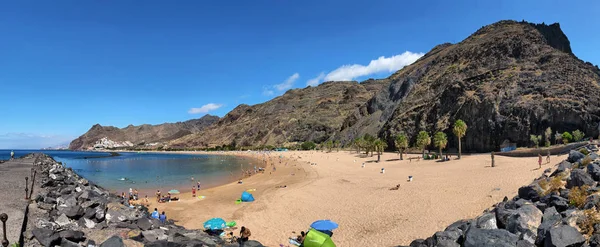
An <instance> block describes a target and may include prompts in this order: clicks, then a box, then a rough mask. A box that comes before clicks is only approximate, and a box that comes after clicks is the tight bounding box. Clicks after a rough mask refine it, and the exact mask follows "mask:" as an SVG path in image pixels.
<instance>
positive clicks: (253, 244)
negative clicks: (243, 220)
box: [240, 240, 265, 247]
mask: <svg viewBox="0 0 600 247" xmlns="http://www.w3.org/2000/svg"><path fill="white" fill-rule="evenodd" d="M240 246H242V245H240ZM243 246H244V247H265V246H264V245H262V244H261V243H259V242H258V241H256V240H248V241H247V242H244V245H243Z"/></svg>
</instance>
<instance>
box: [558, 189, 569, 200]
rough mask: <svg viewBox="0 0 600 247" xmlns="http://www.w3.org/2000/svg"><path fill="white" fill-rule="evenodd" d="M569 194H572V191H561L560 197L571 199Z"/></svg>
mask: <svg viewBox="0 0 600 247" xmlns="http://www.w3.org/2000/svg"><path fill="white" fill-rule="evenodd" d="M569 194H571V190H570V189H563V190H560V197H562V198H569Z"/></svg>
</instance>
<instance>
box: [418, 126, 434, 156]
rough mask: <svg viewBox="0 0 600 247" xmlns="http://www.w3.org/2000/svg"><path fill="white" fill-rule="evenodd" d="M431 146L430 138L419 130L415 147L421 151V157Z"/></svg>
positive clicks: (425, 132)
mask: <svg viewBox="0 0 600 247" xmlns="http://www.w3.org/2000/svg"><path fill="white" fill-rule="evenodd" d="M429 144H431V137H429V134H428V133H427V131H424V130H421V131H419V134H418V135H417V147H418V148H420V149H421V150H423V156H425V148H426V147H427V146H429Z"/></svg>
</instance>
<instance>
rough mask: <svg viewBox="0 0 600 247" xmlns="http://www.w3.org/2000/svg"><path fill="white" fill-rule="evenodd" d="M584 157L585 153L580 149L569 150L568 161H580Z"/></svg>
mask: <svg viewBox="0 0 600 247" xmlns="http://www.w3.org/2000/svg"><path fill="white" fill-rule="evenodd" d="M583 158H585V155H584V154H582V153H580V152H579V151H575V150H571V151H570V152H569V158H567V161H569V162H571V163H575V162H578V161H580V160H581V159H583Z"/></svg>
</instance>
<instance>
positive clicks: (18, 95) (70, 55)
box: [0, 0, 600, 148]
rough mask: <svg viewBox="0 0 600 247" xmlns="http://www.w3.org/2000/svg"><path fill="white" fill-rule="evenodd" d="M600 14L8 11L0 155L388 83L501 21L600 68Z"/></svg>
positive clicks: (237, 4) (289, 5)
mask: <svg viewBox="0 0 600 247" xmlns="http://www.w3.org/2000/svg"><path fill="white" fill-rule="evenodd" d="M599 12H600V1H597V0H589V1H571V2H565V1H554V0H550V1H461V2H458V1H353V0H351V1H323V0H317V1H312V0H303V1H281V0H273V1H262V0H253V1H150V0H147V1H127V0H125V1H123V0H119V1H75V0H73V1H67V0H65V1H4V2H2V3H0V35H1V36H0V87H1V88H2V97H0V114H1V116H2V118H1V119H0V148H38V147H45V146H51V145H55V144H59V143H65V142H68V141H70V140H71V139H73V138H75V137H77V136H79V135H81V134H83V133H84V132H85V131H87V130H88V129H89V128H90V127H91V126H92V125H93V124H95V123H100V124H102V125H114V126H118V127H124V126H127V125H129V124H134V125H138V124H143V123H151V124H158V123H163V122H176V121H184V120H187V119H191V118H198V117H201V116H202V115H204V113H206V112H209V113H210V114H215V115H219V116H223V115H224V114H226V113H227V112H228V111H230V110H231V109H233V108H234V107H235V106H237V105H238V104H241V103H245V104H256V103H261V102H264V101H267V100H269V99H272V98H273V97H276V96H278V95H281V94H282V93H284V92H285V91H286V90H287V89H289V88H303V87H306V86H307V84H313V85H314V84H318V83H320V82H322V81H323V80H328V79H354V80H363V79H367V78H382V77H386V76H388V75H389V74H390V73H391V71H393V70H395V69H397V68H399V67H402V66H404V65H405V64H407V63H410V62H411V61H414V59H416V57H418V56H419V55H420V54H422V53H426V52H427V51H429V50H430V49H431V48H432V47H433V46H435V45H437V44H440V43H444V42H453V43H455V42H459V41H461V40H462V39H464V38H466V37H467V36H468V35H470V34H471V33H473V32H475V31H476V30H477V29H478V28H480V27H481V26H484V25H487V24H490V23H493V22H496V21H498V20H502V19H515V20H522V19H525V20H527V21H531V22H539V23H541V22H545V23H547V24H549V23H554V22H560V24H561V27H562V29H563V31H564V32H565V33H566V34H567V36H568V37H569V39H570V41H571V46H572V48H573V51H574V53H575V54H576V55H577V56H578V57H579V58H581V59H583V60H584V61H590V62H592V63H593V64H600V49H598V46H597V45H598V41H599V40H600V32H598V31H597V30H598V26H599V24H600V15H598V13H599ZM372 61H373V62H372ZM369 64H370V65H369Z"/></svg>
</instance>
